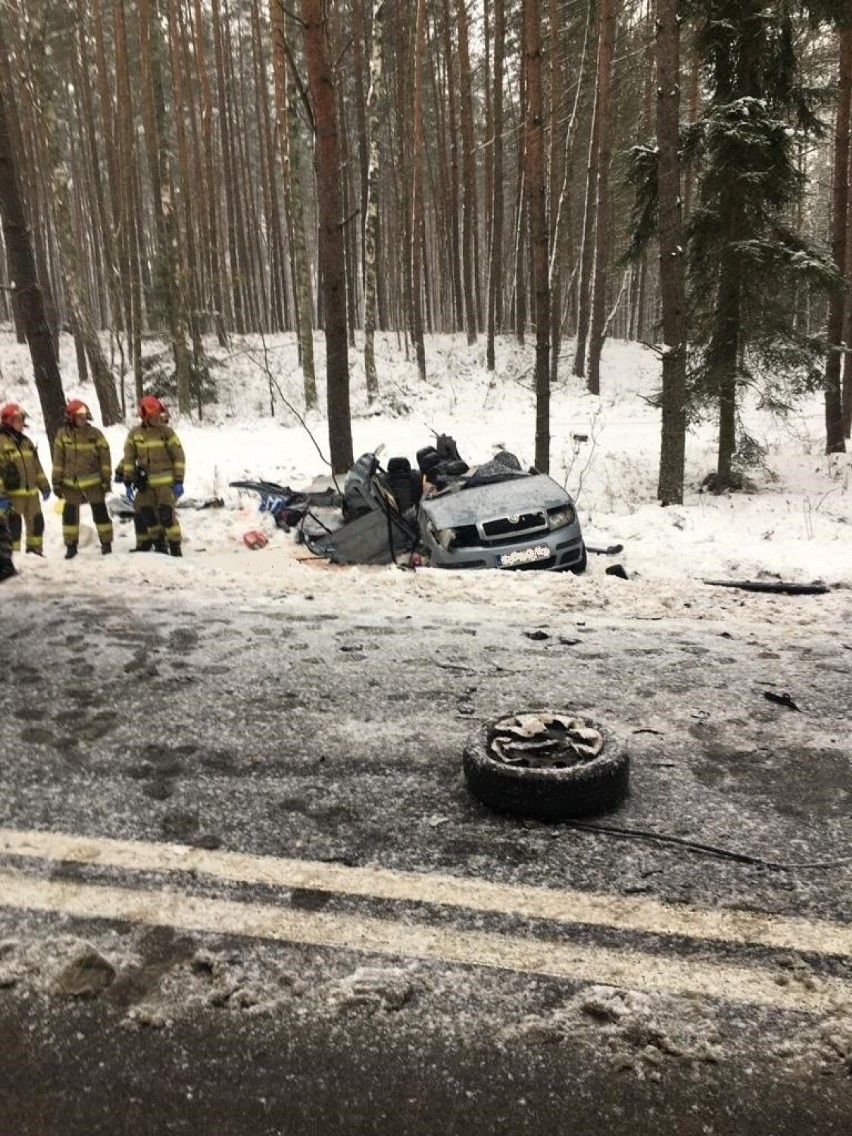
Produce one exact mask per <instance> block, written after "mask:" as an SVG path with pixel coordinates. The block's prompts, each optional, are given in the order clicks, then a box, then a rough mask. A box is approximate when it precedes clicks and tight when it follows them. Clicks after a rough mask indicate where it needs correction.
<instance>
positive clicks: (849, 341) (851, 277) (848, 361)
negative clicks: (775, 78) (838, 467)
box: [843, 108, 852, 438]
mask: <svg viewBox="0 0 852 1136" xmlns="http://www.w3.org/2000/svg"><path fill="white" fill-rule="evenodd" d="M850 118H852V108H850ZM846 185H847V196H846V277H845V286H846V306H845V308H844V314H843V342H844V343H845V344H846V353H845V354H844V356H843V434H844V437H846V438H848V437H849V436H850V432H852V135H850V145H849V162H848V164H847V166H846Z"/></svg>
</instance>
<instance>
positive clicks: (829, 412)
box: [825, 22, 852, 454]
mask: <svg viewBox="0 0 852 1136" xmlns="http://www.w3.org/2000/svg"><path fill="white" fill-rule="evenodd" d="M838 41H839V42H838V48H839V59H840V66H839V74H838V83H837V116H836V119H835V125H834V173H833V177H832V194H831V255H832V259H833V260H834V263H835V265H836V266H837V270H838V272H839V273H840V276H841V279H842V280H843V282H844V284H845V275H846V263H847V260H846V258H847V255H848V250H847V248H846V228H847V225H846V221H847V217H846V211H847V209H848V207H849V182H848V177H849V115H850V95H852V22H850V23H849V25H848V26H846V27H843V28H841V29H840V32H839V36H838ZM845 291H846V290H845V287H844V286H842V285H841V287H839V288H837V289H835V290H834V291H833V292H832V293H831V294H830V296H829V298H828V328H827V333H826V337H827V339H828V358H827V359H826V363H825V452H826V453H827V454H842V453H845V452H846V431H845V429H844V426H845V424H846V423H845V421H844V413H843V412H844V407H843V386H842V382H841V368H840V354H841V351H842V349H843V346H844V345H843V323H844V308H845V306H846V299H847V298H846V295H845Z"/></svg>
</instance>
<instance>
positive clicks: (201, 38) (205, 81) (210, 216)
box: [192, 0, 228, 347]
mask: <svg viewBox="0 0 852 1136" xmlns="http://www.w3.org/2000/svg"><path fill="white" fill-rule="evenodd" d="M192 16H193V21H192V37H193V47H194V53H195V60H196V64H197V67H196V75H197V79H198V87H199V90H200V91H201V135H202V145H203V152H204V182H205V187H204V191H205V194H206V209H205V214H206V217H207V222H208V226H209V228H208V232H209V241H208V245H207V248H206V250H205V255H206V256H207V257H208V258H209V266H210V267H209V276H210V289H211V294H212V301H213V312H212V316H213V325H214V327H215V329H216V339H217V341H218V343H219V346H220V347H226V346H227V344H228V333H227V327H228V321H227V318H226V312H225V295H226V293H227V288H226V286H225V283H224V279H223V276H224V266H223V264H222V260H221V258H220V256H219V243H220V238H219V234H220V231H221V229H220V225H219V206H218V201H217V197H216V186H217V185H218V179H217V178H216V172H215V159H214V142H213V122H214V103H213V92H212V89H211V86H210V74H209V70H208V67H207V48H206V44H205V34H204V33H205V24H204V17H203V13H202V8H201V0H193V9H192Z"/></svg>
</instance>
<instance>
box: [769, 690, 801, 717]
mask: <svg viewBox="0 0 852 1136" xmlns="http://www.w3.org/2000/svg"><path fill="white" fill-rule="evenodd" d="M763 697H764V698H766V699H768V701H769V702H777V703H778V705H779V706H786V707H787V709H788V710H798V711H799V713H800V714H801V712H802V711H801V709H800V707H798V706H797V705H796V703H795V702H794V701H793V699H792V698H791V697H790V695H789V694H776V693H775V691H774V690H764V692H763Z"/></svg>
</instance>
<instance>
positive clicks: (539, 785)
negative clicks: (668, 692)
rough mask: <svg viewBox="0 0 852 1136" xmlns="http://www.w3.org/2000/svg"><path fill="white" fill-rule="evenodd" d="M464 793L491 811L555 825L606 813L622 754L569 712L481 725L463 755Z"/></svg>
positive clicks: (618, 784) (616, 790)
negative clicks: (476, 798)
mask: <svg viewBox="0 0 852 1136" xmlns="http://www.w3.org/2000/svg"><path fill="white" fill-rule="evenodd" d="M463 768H464V775H465V778H466V780H467V783H468V787H469V788H470V790H471V792H472V793H473V794H474V796H475V797H478V798H479V800H480V801H482V803H483V804H485V805H488V806H489V807H490V808H492V809H496V810H497V811H498V812H504V813H510V814H512V815H513V816H520V817H530V818H532V819H534V820H544V821H557V820H564V819H568V818H570V817H581V816H589V815H591V814H592V813H598V812H604V811H605V810H607V809H610V808H613V807H614V806H615V805H617V804H618V803H619V801H621V800H622V799H623V798H624V797H625V796H626V794H627V785H628V778H629V773H630V758H629V756H628V753H627V749H626V747H625V746H624V744H623V743H621V742H620V741H619V740H618V739H617V738H616V737H615V736H614V734H613V733H612V732H611V731H610V730H608V729H606V728H605V727H604V726H602V725H600V723H598V722H595V721H593V720H592V719H591V718H587V717H586V716H585V715H582V714H577V713H575V712H573V711H553V710H535V711H525V712H522V713H519V714H514V715H509V716H507V717H503V718H499V719H495V720H494V721H491V722H486V723H484V724H483V725H482V726H480V728H479V729H478V730H477V732H476V733H475V734H474V735H473V736H472V737H471V738H470V739H469V740H468V742H467V744H466V746H465V749H464V758H463Z"/></svg>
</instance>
